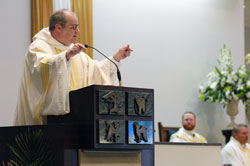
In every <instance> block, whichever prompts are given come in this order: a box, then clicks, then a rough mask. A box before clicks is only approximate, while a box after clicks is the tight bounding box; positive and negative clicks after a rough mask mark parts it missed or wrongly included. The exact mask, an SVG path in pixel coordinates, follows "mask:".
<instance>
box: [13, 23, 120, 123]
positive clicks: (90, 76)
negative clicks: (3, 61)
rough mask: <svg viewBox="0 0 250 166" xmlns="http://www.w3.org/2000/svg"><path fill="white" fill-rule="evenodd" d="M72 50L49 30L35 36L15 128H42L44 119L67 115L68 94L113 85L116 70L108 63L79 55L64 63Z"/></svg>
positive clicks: (28, 59) (28, 51)
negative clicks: (50, 116)
mask: <svg viewBox="0 0 250 166" xmlns="http://www.w3.org/2000/svg"><path fill="white" fill-rule="evenodd" d="M72 46H73V44H71V45H70V46H65V45H63V44H61V43H59V42H58V41H57V40H55V39H54V38H53V37H52V36H51V34H50V31H49V29H48V28H44V29H43V30H41V31H40V32H38V33H37V34H36V35H35V36H34V38H33V42H32V43H31V45H30V46H29V48H28V50H27V52H26V55H25V61H24V69H23V73H22V77H21V81H20V88H19V92H18V103H17V108H16V114H15V120H14V124H15V125H38V124H44V122H45V119H46V116H47V115H63V114H67V113H69V112H70V110H69V91H71V90H76V89H80V88H83V87H86V86H89V85H92V84H101V85H114V84H115V80H117V77H116V68H115V66H114V64H112V63H111V62H110V61H109V60H107V59H105V60H103V61H100V62H98V61H95V60H92V59H91V58H89V56H88V55H86V54H85V53H83V52H80V53H79V54H77V55H75V56H74V57H72V58H70V60H69V61H67V59H66V51H67V50H69V49H70V48H71V47H72ZM111 58H112V57H111ZM112 60H113V61H114V59H113V58H112ZM118 65H119V63H118Z"/></svg>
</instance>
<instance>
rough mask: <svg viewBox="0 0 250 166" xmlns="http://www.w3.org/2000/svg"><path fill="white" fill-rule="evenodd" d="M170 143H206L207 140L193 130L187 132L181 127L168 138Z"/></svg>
mask: <svg viewBox="0 0 250 166" xmlns="http://www.w3.org/2000/svg"><path fill="white" fill-rule="evenodd" d="M170 142H190V143H207V140H206V139H205V138H204V137H203V136H202V135H200V134H198V133H196V132H195V131H194V130H192V131H188V130H186V129H184V128H183V127H181V128H180V129H179V130H178V131H177V132H176V133H174V134H173V135H172V136H171V137H170Z"/></svg>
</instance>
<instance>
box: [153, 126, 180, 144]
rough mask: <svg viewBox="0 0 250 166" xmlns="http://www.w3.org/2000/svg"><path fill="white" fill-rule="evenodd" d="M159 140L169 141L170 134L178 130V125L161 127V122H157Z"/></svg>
mask: <svg viewBox="0 0 250 166" xmlns="http://www.w3.org/2000/svg"><path fill="white" fill-rule="evenodd" d="M158 129H159V135H160V142H169V139H170V137H171V135H172V134H173V133H174V132H176V131H178V130H179V127H163V125H162V123H161V122H158Z"/></svg>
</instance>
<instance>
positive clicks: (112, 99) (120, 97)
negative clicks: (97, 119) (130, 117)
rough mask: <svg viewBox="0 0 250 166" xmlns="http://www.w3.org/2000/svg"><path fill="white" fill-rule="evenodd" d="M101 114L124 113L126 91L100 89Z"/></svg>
mask: <svg viewBox="0 0 250 166" xmlns="http://www.w3.org/2000/svg"><path fill="white" fill-rule="evenodd" d="M98 103H99V109H98V110H99V114H106V115H124V114H125V92H122V91H111V90H100V91H99V95H98Z"/></svg>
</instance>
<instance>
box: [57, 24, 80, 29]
mask: <svg viewBox="0 0 250 166" xmlns="http://www.w3.org/2000/svg"><path fill="white" fill-rule="evenodd" d="M61 26H63V27H66V26H65V24H61ZM68 27H69V28H70V29H72V30H76V29H78V28H79V24H73V25H68Z"/></svg>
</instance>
